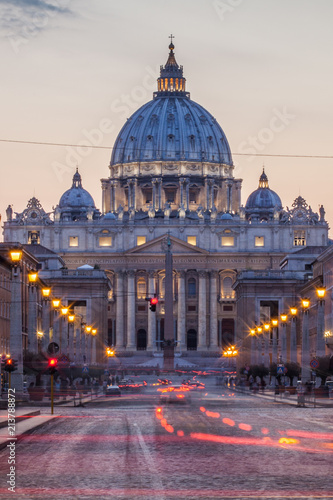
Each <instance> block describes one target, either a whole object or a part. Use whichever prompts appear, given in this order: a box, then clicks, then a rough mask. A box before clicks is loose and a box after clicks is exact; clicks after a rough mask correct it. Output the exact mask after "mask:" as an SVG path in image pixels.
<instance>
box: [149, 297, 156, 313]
mask: <svg viewBox="0 0 333 500" xmlns="http://www.w3.org/2000/svg"><path fill="white" fill-rule="evenodd" d="M157 304H158V298H157V297H152V298H151V299H150V310H151V311H153V312H155V311H156V306H157Z"/></svg>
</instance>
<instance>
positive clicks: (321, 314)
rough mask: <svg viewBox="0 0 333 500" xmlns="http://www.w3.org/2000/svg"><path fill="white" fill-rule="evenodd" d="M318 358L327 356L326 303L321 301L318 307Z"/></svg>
mask: <svg viewBox="0 0 333 500" xmlns="http://www.w3.org/2000/svg"><path fill="white" fill-rule="evenodd" d="M317 307H318V308H317V339H316V340H317V342H316V356H317V357H320V356H325V337H324V334H325V301H324V300H319V301H318V306H317Z"/></svg>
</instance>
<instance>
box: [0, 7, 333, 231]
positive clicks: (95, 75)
mask: <svg viewBox="0 0 333 500" xmlns="http://www.w3.org/2000/svg"><path fill="white" fill-rule="evenodd" d="M332 19H333V2H332V0H292V2H291V1H290V0H177V1H176V0H167V1H166V0H94V1H91V0H8V1H7V0H0V27H1V30H0V33H1V35H0V57H1V61H2V65H1V66H2V74H1V83H0V85H1V93H0V99H1V108H0V109H1V117H0V139H1V141H0V159H1V163H0V165H1V183H0V213H1V214H2V220H4V219H5V210H6V207H7V205H8V204H13V209H14V211H16V212H22V211H23V210H24V208H25V207H26V203H27V201H28V200H29V199H30V198H31V197H32V196H36V197H37V198H38V199H39V200H40V201H41V203H42V205H43V207H44V209H45V210H46V211H50V210H51V209H52V206H55V205H56V204H57V203H58V201H59V198H60V196H61V195H62V194H63V192H64V191H66V190H67V189H68V188H69V187H70V186H71V181H72V176H73V173H74V171H75V167H76V166H78V167H79V171H80V173H81V175H82V179H83V187H84V188H85V189H87V190H88V191H89V192H90V193H91V195H92V196H93V198H94V200H95V203H96V206H97V207H98V208H101V188H100V179H101V178H105V177H108V175H109V170H108V164H109V161H110V156H111V148H112V146H113V143H114V141H115V138H116V136H117V134H118V132H119V130H120V128H121V127H122V125H123V123H124V121H125V120H126V118H128V117H129V116H130V115H131V114H132V113H133V111H135V110H136V109H137V108H138V107H139V106H141V105H142V104H144V103H145V102H147V101H148V100H150V99H151V98H152V93H153V91H154V90H156V78H157V76H158V71H159V66H160V64H165V62H166V60H167V55H168V44H169V42H170V40H169V38H168V36H169V35H170V33H173V34H174V35H175V39H174V44H175V55H176V59H177V62H178V64H182V65H183V66H184V76H185V77H186V79H187V90H188V91H190V92H191V98H192V99H193V100H194V101H196V102H198V103H199V104H201V105H202V106H203V107H205V108H206V109H207V110H208V111H209V112H210V113H212V114H213V115H214V116H215V118H216V119H217V121H218V122H219V123H220V125H221V126H222V128H223V130H224V132H225V134H226V136H227V138H228V141H229V144H230V147H231V151H232V153H233V160H234V163H235V166H236V168H235V176H236V177H240V178H242V179H243V189H242V203H243V204H244V205H245V203H246V199H247V197H248V195H249V194H250V193H251V192H252V191H253V190H254V189H256V188H257V185H258V179H259V176H260V173H261V171H262V166H263V164H264V165H265V170H266V173H267V175H268V179H269V185H270V188H271V189H273V190H274V191H276V192H277V193H278V194H279V196H280V198H281V200H282V204H283V205H284V206H285V207H286V206H288V207H290V206H291V204H292V203H293V201H294V199H295V198H296V197H297V196H298V195H299V194H301V195H302V196H303V197H304V198H305V199H306V201H307V202H308V204H309V205H311V207H312V209H313V210H314V211H318V207H319V205H320V204H323V205H324V207H325V209H326V218H327V220H328V221H329V222H330V225H331V226H332V225H333V202H332V184H333V173H332V172H333V165H332V163H333V150H332V135H333V134H332V127H333V106H332V81H333V63H332V61H333V58H332V47H333V30H332ZM4 140H9V141H34V142H44V143H61V144H65V145H66V144H69V145H73V146H47V145H37V144H35V145H34V144H22V143H16V142H2V141H4ZM82 144H85V145H98V146H103V147H104V148H105V149H92V148H82V147H80V145H82ZM240 153H242V154H243V155H240ZM244 153H247V155H244ZM255 154H261V155H263V154H264V155H267V156H264V157H263V156H260V157H258V156H255ZM268 155H274V156H268ZM275 155H300V156H330V157H331V158H328V159H324V158H306V157H303V158H302V157H301V158H288V157H283V156H280V157H279V156H275Z"/></svg>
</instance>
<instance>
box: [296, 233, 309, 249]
mask: <svg viewBox="0 0 333 500" xmlns="http://www.w3.org/2000/svg"><path fill="white" fill-rule="evenodd" d="M305 245H306V240H305V231H294V246H295V247H305Z"/></svg>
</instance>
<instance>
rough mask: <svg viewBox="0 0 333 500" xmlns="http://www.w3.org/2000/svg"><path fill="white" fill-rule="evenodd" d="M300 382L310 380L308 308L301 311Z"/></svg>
mask: <svg viewBox="0 0 333 500" xmlns="http://www.w3.org/2000/svg"><path fill="white" fill-rule="evenodd" d="M301 378H302V382H303V383H304V382H308V381H309V380H311V373H310V346H309V310H308V309H305V310H304V311H303V321H302V360H301Z"/></svg>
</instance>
